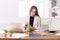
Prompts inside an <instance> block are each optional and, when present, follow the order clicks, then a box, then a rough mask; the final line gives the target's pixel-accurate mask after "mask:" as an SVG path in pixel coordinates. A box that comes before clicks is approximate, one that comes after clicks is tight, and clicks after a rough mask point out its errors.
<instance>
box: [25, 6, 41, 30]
mask: <svg viewBox="0 0 60 40" xmlns="http://www.w3.org/2000/svg"><path fill="white" fill-rule="evenodd" d="M26 19H27V20H28V21H27V20H26V22H27V23H26V24H25V29H26V30H27V28H28V26H31V27H33V29H35V30H38V29H39V28H40V26H41V18H40V16H39V14H38V9H37V7H36V6H32V7H31V8H30V15H29V17H27V18H26Z"/></svg>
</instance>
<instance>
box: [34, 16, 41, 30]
mask: <svg viewBox="0 0 60 40" xmlns="http://www.w3.org/2000/svg"><path fill="white" fill-rule="evenodd" d="M37 20H38V21H37V24H36V25H35V26H34V28H35V29H37V30H38V29H40V27H41V18H40V17H38V19H37Z"/></svg>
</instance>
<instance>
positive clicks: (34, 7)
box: [30, 6, 39, 16]
mask: <svg viewBox="0 0 60 40" xmlns="http://www.w3.org/2000/svg"><path fill="white" fill-rule="evenodd" d="M32 9H35V10H36V13H35V16H39V14H38V9H37V7H36V6H32V7H31V8H30V14H31V10H32Z"/></svg>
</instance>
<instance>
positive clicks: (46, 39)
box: [0, 32, 60, 40]
mask: <svg viewBox="0 0 60 40" xmlns="http://www.w3.org/2000/svg"><path fill="white" fill-rule="evenodd" d="M34 33H38V34H43V35H44V36H42V37H29V36H28V37H24V38H19V39H17V38H0V40H60V36H56V35H54V34H50V33H47V32H34Z"/></svg>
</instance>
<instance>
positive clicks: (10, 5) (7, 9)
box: [0, 0, 18, 30]
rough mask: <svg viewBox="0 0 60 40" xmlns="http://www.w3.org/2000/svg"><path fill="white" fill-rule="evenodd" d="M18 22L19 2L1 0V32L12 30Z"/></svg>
mask: <svg viewBox="0 0 60 40" xmlns="http://www.w3.org/2000/svg"><path fill="white" fill-rule="evenodd" d="M17 20H18V0H0V30H3V29H10V27H12V24H10V23H13V22H17Z"/></svg>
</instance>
